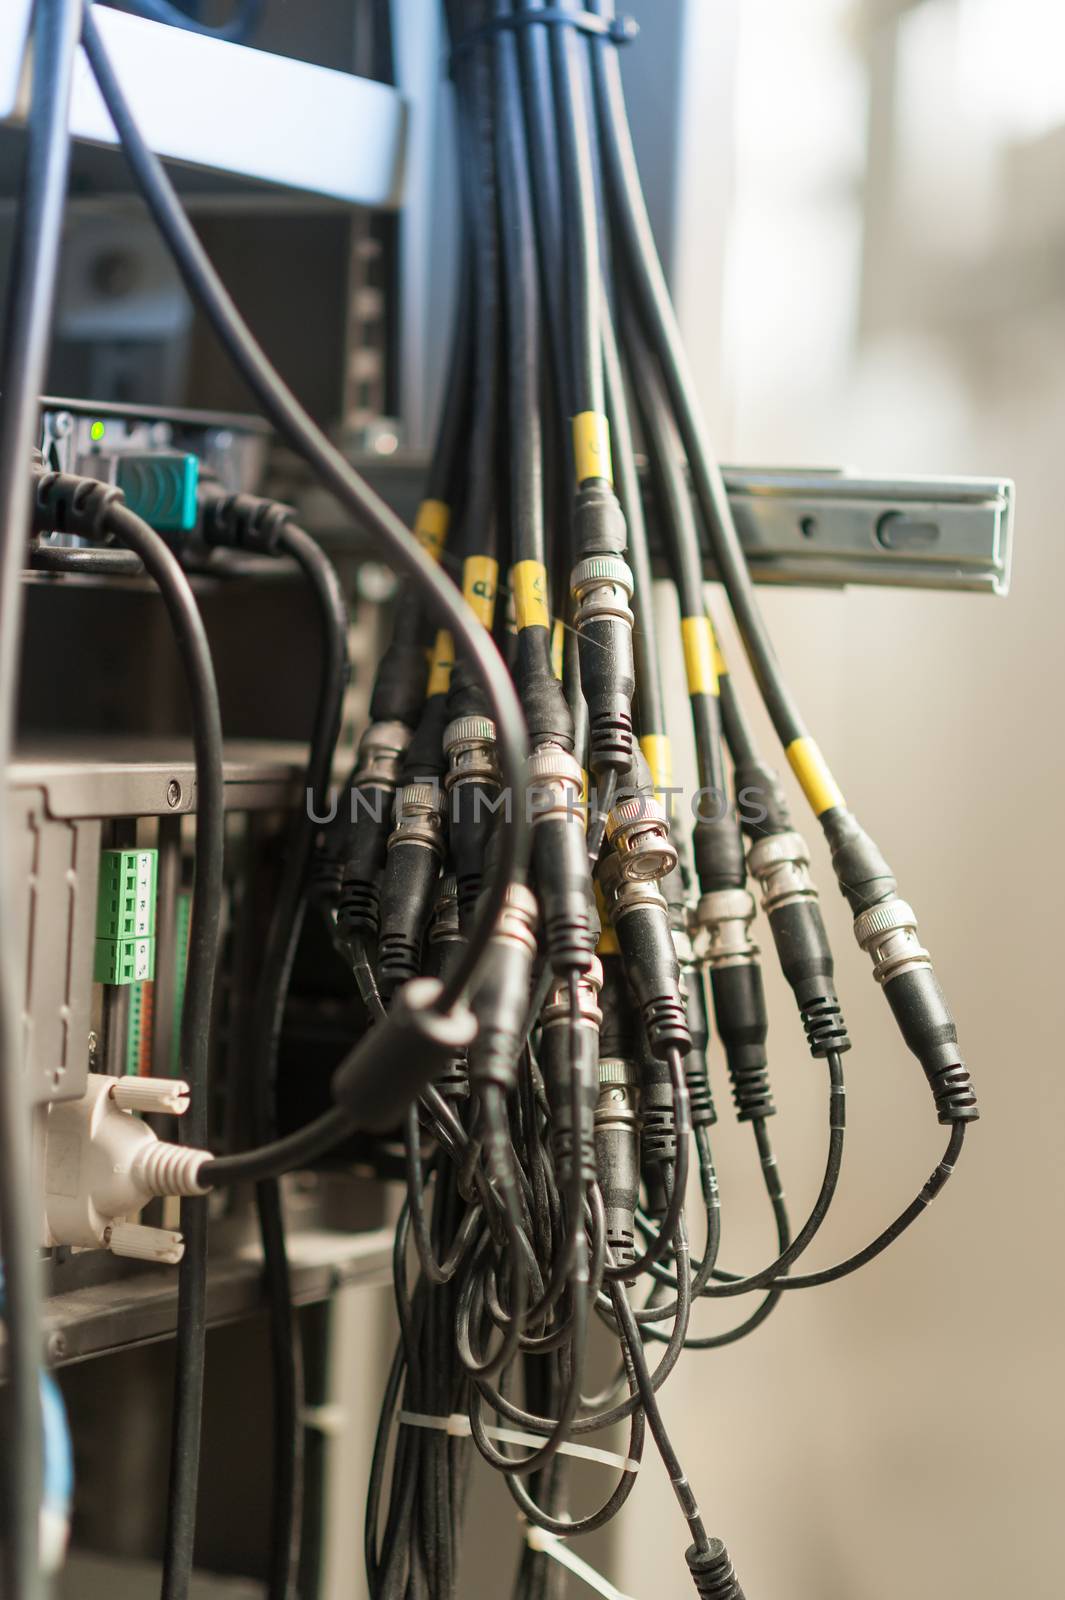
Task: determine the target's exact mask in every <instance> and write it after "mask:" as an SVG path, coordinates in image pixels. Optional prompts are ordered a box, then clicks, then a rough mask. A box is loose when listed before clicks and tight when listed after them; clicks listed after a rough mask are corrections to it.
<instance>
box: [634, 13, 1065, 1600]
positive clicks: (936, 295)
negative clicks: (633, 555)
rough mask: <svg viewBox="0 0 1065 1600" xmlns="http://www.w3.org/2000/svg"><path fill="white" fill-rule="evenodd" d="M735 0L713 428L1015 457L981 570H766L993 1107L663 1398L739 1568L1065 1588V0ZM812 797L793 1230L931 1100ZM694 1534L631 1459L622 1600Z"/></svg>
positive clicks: (809, 706) (753, 1191) (912, 454)
mask: <svg viewBox="0 0 1065 1600" xmlns="http://www.w3.org/2000/svg"><path fill="white" fill-rule="evenodd" d="M739 10H740V36H739V55H738V62H739V65H738V77H737V87H736V106H737V113H736V154H735V168H734V195H733V210H732V225H731V228H730V231H729V245H728V261H727V267H728V271H727V281H728V290H727V295H726V299H725V304H724V307H723V309H722V307H720V306H718V305H711V304H707V305H706V306H705V308H704V310H703V312H702V314H703V315H705V316H706V317H707V318H713V319H716V318H717V317H719V316H721V319H722V320H721V325H722V327H723V329H724V338H725V348H726V350H727V352H728V359H727V363H726V366H725V370H724V373H722V372H721V370H720V369H716V370H711V369H707V368H704V369H703V370H702V372H701V374H700V376H701V378H702V380H703V387H704V391H705V394H706V398H707V400H708V402H709V404H710V409H711V411H712V412H713V413H714V414H715V415H717V416H719V417H722V418H723V419H724V422H723V426H722V428H721V437H720V440H719V446H718V447H719V449H720V451H721V453H722V454H723V455H724V457H725V458H726V459H728V460H731V461H742V462H744V463H755V462H766V463H777V464H785V463H837V464H838V463H847V464H850V465H856V466H860V467H862V468H865V469H867V470H869V471H872V472H876V473H877V474H879V473H881V472H884V473H887V472H892V471H895V472H899V473H920V472H932V473H937V474H941V473H954V472H957V473H975V474H988V473H1003V474H1007V475H1010V476H1013V477H1014V478H1015V479H1016V481H1017V488H1018V520H1017V528H1016V561H1015V566H1014V584H1013V591H1012V594H1011V595H1010V597H1009V599H1008V600H1005V601H1002V600H997V599H991V598H985V597H982V596H967V595H949V594H919V593H914V592H907V591H904V590H895V591H892V590H867V589H864V590H863V589H853V590H850V591H848V592H846V593H838V594H837V593H816V592H811V591H799V590H793V591H787V592H783V591H778V590H774V591H771V592H764V605H765V610H766V613H767V615H768V618H769V622H770V624H771V627H772V631H773V635H774V638H775V640H776V641H777V644H778V647H779V653H780V655H781V657H782V659H783V661H784V663H785V665H786V667H787V670H788V673H789V677H790V679H791V681H792V683H793V685H794V687H795V690H796V692H797V694H798V698H799V702H800V704H801V705H802V707H803V708H804V710H805V713H806V715H807V718H808V720H809V721H810V723H811V724H812V727H813V729H814V730H815V732H816V735H817V737H818V738H819V740H820V742H821V743H822V745H823V747H824V748H825V750H826V752H827V753H828V755H829V757H830V759H831V761H832V764H833V767H834V769H835V770H836V772H837V775H838V776H839V777H840V779H841V781H842V783H843V787H844V789H845V792H846V794H847V797H848V800H849V801H850V803H851V804H852V806H853V807H854V809H855V810H856V811H857V813H858V815H859V816H860V817H861V818H862V819H863V821H864V822H865V824H866V826H867V827H868V829H869V830H870V832H871V833H872V834H873V835H874V837H875V838H876V839H877V840H878V842H879V843H880V844H881V845H882V847H883V848H884V850H885V853H886V854H887V856H888V858H889V860H890V861H891V862H892V864H893V865H894V867H895V870H896V872H897V874H898V877H899V880H900V883H901V886H902V889H903V893H904V894H906V895H907V896H908V897H909V898H910V899H911V900H912V901H913V902H914V904H915V906H916V908H917V910H918V913H919V915H920V918H921V929H922V934H923V935H924V938H925V942H926V943H927V944H928V945H929V947H930V948H931V950H932V952H933V954H934V956H935V959H936V964H937V969H938V972H939V974H940V977H941V979H942V981H943V984H944V987H945V989H946V991H947V994H948V996H949V997H950V1000H951V1003H952V1005H953V1007H954V1009H955V1011H956V1015H957V1018H958V1022H959V1026H960V1028H961V1031H962V1039H963V1045H964V1047H965V1050H966V1054H967V1058H968V1060H969V1063H970V1065H971V1067H972V1069H973V1073H974V1077H975V1079H976V1083H977V1087H978V1090H979V1092H980V1097H981V1104H982V1110H983V1120H982V1121H981V1122H980V1123H978V1124H977V1125H976V1126H975V1128H974V1129H973V1130H972V1131H971V1136H970V1139H969V1141H968V1148H967V1150H966V1152H965V1156H964V1160H963V1162H962V1164H961V1166H960V1167H959V1170H958V1173H957V1176H956V1178H955V1179H954V1181H953V1182H952V1183H951V1184H950V1185H948V1188H947V1190H946V1191H945V1193H944V1194H943V1196H942V1197H941V1198H940V1200H939V1201H938V1202H937V1203H936V1205H935V1206H934V1207H933V1208H932V1210H931V1212H930V1213H928V1214H927V1215H926V1216H925V1217H924V1218H922V1219H921V1221H920V1222H919V1223H918V1224H917V1225H916V1226H915V1228H914V1229H913V1230H912V1231H911V1233H910V1234H908V1235H907V1236H906V1238H905V1239H904V1240H903V1241H900V1242H899V1243H898V1244H897V1245H896V1246H895V1247H894V1249H893V1250H891V1251H890V1252H889V1253H888V1254H887V1255H886V1256H885V1257H884V1258H882V1259H881V1260H880V1261H879V1262H878V1263H876V1264H875V1265H873V1266H871V1267H869V1268H867V1269H866V1270H865V1271H864V1272H863V1273H861V1274H860V1275H857V1276H855V1277H853V1278H851V1279H850V1280H849V1281H847V1282H845V1283H841V1284H839V1285H838V1286H833V1287H829V1288H823V1289H818V1290H814V1291H810V1292H808V1293H805V1294H802V1295H796V1296H795V1297H793V1298H792V1299H791V1301H790V1302H787V1303H785V1304H783V1305H782V1306H781V1307H780V1308H779V1310H778V1311H777V1313H776V1314H775V1316H774V1317H773V1318H772V1319H771V1320H770V1322H769V1324H768V1325H767V1326H766V1327H765V1328H764V1329H763V1330H761V1331H760V1332H759V1333H757V1334H756V1335H755V1336H754V1337H753V1338H752V1339H751V1340H750V1341H748V1342H746V1343H745V1344H742V1345H739V1346H737V1347H735V1348H734V1349H732V1350H724V1351H721V1352H717V1353H712V1354H708V1355H705V1356H699V1355H694V1354H693V1355H691V1356H688V1357H686V1358H685V1361H684V1362H683V1363H682V1365H681V1368H680V1370H679V1372H678V1373H677V1374H676V1375H675V1376H674V1377H673V1378H672V1379H671V1381H670V1383H669V1384H668V1385H667V1389H666V1395H665V1411H666V1415H667V1418H668V1420H669V1422H670V1424H671V1425H672V1427H673V1428H674V1430H675V1437H676V1441H677V1444H678V1446H679V1447H680V1450H681V1455H682V1459H683V1461H684V1463H685V1465H686V1467H687V1470H688V1472H689V1474H690V1476H691V1478H692V1479H693V1481H694V1482H695V1484H696V1486H697V1488H698V1491H699V1495H700V1499H701V1501H702V1504H703V1507H704V1510H705V1512H706V1515H707V1519H708V1523H709V1525H710V1527H711V1528H712V1530H713V1531H715V1532H719V1533H720V1534H721V1535H722V1536H723V1537H724V1538H725V1539H726V1541H727V1542H728V1544H729V1547H730V1549H731V1551H732V1554H733V1556H734V1559H735V1561H736V1564H737V1570H738V1572H739V1574H740V1577H741V1579H742V1582H743V1584H744V1588H745V1592H746V1593H747V1595H748V1596H749V1600H858V1597H860V1600H898V1597H899V1596H901V1595H904V1596H905V1597H906V1600H933V1597H935V1600H939V1597H941V1596H946V1597H951V1600H953V1597H959V1600H960V1597H962V1596H964V1597H965V1600H1000V1597H1001V1596H1020V1595H1024V1596H1025V1597H1026V1600H1057V1597H1059V1596H1060V1595H1061V1594H1062V1592H1063V1580H1062V1575H1061V1567H1062V1563H1061V1557H1060V1542H1059V1533H1058V1524H1059V1520H1060V1507H1061V1503H1062V1490H1063V1487H1065V1446H1063V1436H1065V1429H1063V1420H1065V1419H1063V1389H1065V1385H1063V1383H1062V1376H1061V1338H1062V1325H1063V1320H1065V1295H1063V1287H1062V1270H1061V1265H1060V1252H1059V1239H1060V1231H1061V1226H1062V1222H1063V1220H1065V1218H1063V1209H1065V1208H1063V1206H1062V1196H1063V1186H1062V1181H1061V1176H1060V1173H1061V1165H1062V1163H1061V1156H1060V1152H1059V1143H1060V1129H1061V1126H1062V1110H1063V1091H1062V1087H1061V1077H1062V1070H1061V1046H1060V1040H1059V1036H1058V1029H1059V1026H1060V1023H1061V1020H1062V1003H1061V993H1062V978H1061V972H1060V961H1061V954H1060V952H1061V948H1062V941H1061V938H1060V933H1059V929H1060V925H1061V922H1060V919H1061V907H1062V904H1063V889H1065V872H1063V866H1062V854H1061V851H1060V849H1059V848H1058V840H1059V836H1060V826H1059V813H1060V809H1061V789H1062V780H1063V778H1065V757H1063V755H1062V751H1061V745H1060V726H1061V712H1060V709H1059V698H1060V695H1061V688H1062V683H1063V676H1065V674H1063V667H1065V630H1063V627H1062V622H1061V608H1062V596H1063V586H1065V538H1063V528H1062V512H1061V503H1062V495H1061V479H1060V467H1059V463H1060V461H1061V458H1062V446H1061V440H1062V438H1063V437H1065V433H1063V428H1065V71H1063V68H1062V59H1063V57H1062V45H1063V43H1065V39H1063V33H1065V7H1062V6H1061V5H1060V4H1057V3H1052V0H1023V3H1018V0H925V3H924V4H917V5H914V6H913V7H911V8H907V6H906V5H905V4H904V3H903V4H900V5H898V6H896V5H895V4H893V3H892V0H868V4H867V5H865V6H861V5H855V4H846V3H844V0H803V4H801V5H796V4H790V3H783V0H743V3H742V5H741V6H740V8H739ZM896 11H898V12H900V13H905V15H902V16H901V20H898V19H897V18H896V16H895V13H896ZM896 23H897V25H896ZM685 315H686V317H687V318H688V319H689V326H690V325H691V319H692V317H693V316H698V315H699V313H698V312H697V311H695V310H694V309H693V307H692V304H691V302H690V300H689V301H688V303H687V304H686V306H685ZM704 342H705V341H704V340H703V339H702V336H701V334H700V332H699V329H698V328H695V329H694V330H693V337H692V346H693V349H695V350H696V351H697V350H698V349H699V348H700V347H701V345H702V344H703V343H704ZM735 654H736V647H735V645H734V647H733V655H734V656H735ZM748 682H749V680H748ZM682 697H683V690H682V687H681V686H680V685H678V686H677V693H676V696H675V697H674V698H675V699H676V700H677V701H678V702H680V703H682ZM761 726H762V727H763V730H764V734H765V742H766V748H767V750H768V749H772V742H771V736H770V734H769V731H768V725H767V724H766V723H765V721H764V719H762V722H761ZM794 799H795V814H796V816H797V817H801V816H802V807H801V802H800V801H799V798H798V795H797V793H796V794H795V796H794ZM804 826H806V825H805V824H804ZM807 831H808V837H810V839H811V842H813V843H814V845H815V852H814V853H815V868H816V872H817V877H818V880H819V882H820V884H821V886H822V890H823V893H824V897H825V904H826V909H827V912H828V919H829V926H830V931H831V933H832V935H833V940H834V945H835V948H836V950H837V953H838V964H839V969H840V980H841V993H842V997H843V1000H844V1005H845V1010H846V1014H847V1017H848V1020H849V1022H850V1025H851V1032H852V1035H853V1037H854V1040H855V1048H854V1050H853V1052H852V1054H851V1055H850V1056H849V1057H848V1062H847V1065H848V1120H849V1128H850V1132H849V1137H848V1156H847V1165H846V1169H845V1177H844V1181H843V1185H842V1190H841V1195H840V1198H839V1200H838V1203H837V1205H836V1208H835V1211H834V1214H833V1216H832V1218H831V1219H830V1222H829V1225H828V1226H827V1227H826V1228H825V1230H824V1233H823V1235H822V1237H821V1239H820V1240H819V1241H818V1242H817V1244H816V1245H815V1247H814V1248H813V1249H812V1250H811V1252H810V1257H809V1258H808V1260H809V1264H810V1265H811V1266H812V1265H815V1264H817V1265H820V1264H827V1263H828V1262H829V1261H830V1260H833V1259H836V1258H837V1257H838V1255H839V1254H840V1253H841V1252H842V1253H846V1252H848V1251H850V1250H851V1249H852V1248H854V1247H856V1246H858V1245H860V1244H861V1243H862V1242H864V1241H865V1240H866V1239H867V1238H869V1237H871V1236H872V1234H873V1233H875V1232H876V1231H878V1229H879V1228H880V1227H881V1226H882V1225H883V1224H884V1223H885V1222H886V1221H887V1220H888V1219H889V1218H890V1217H891V1216H893V1215H894V1214H895V1213H896V1211H898V1210H900V1209H901V1208H902V1206H903V1204H904V1203H905V1202H906V1201H907V1200H908V1199H909V1198H911V1197H912V1196H913V1195H914V1194H915V1193H916V1192H917V1190H918V1189H919V1188H920V1185H921V1183H922V1182H923V1180H924V1179H925V1177H926V1176H927V1175H928V1173H929V1171H930V1170H931V1168H932V1166H933V1165H934V1164H935V1161H936V1160H937V1159H938V1155H939V1151H940V1147H941V1144H942V1142H943V1139H942V1135H943V1132H944V1130H942V1129H940V1128H938V1127H937V1125H936V1123H935V1119H934V1114H933V1113H932V1109H931V1100H930V1096H929V1095H928V1092H927V1089H926V1087H925V1084H924V1080H923V1076H922V1074H921V1071H920V1069H919V1067H918V1066H917V1064H916V1063H915V1062H914V1061H913V1060H912V1058H910V1057H908V1056H907V1055H906V1054H905V1052H904V1051H903V1050H902V1048H901V1046H900V1044H899V1042H898V1039H897V1036H896V1034H895V1032H894V1029H893V1026H892V1025H891V1023H890V1019H889V1016H888V1013H887V1008H886V1006H885V1005H884V1003H883V1000H882V998H881V996H880V995H879V994H878V993H877V992H876V990H875V988H874V985H873V983H872V981H871V979H870V975H869V968H868V963H867V961H866V959H865V957H864V956H861V955H860V952H858V951H857V949H856V948H855V947H854V945H853V940H852V937H851V933H850V925H849V918H848V916H847V914H846V911H845V907H844V905H843V902H842V900H840V899H839V897H838V895H837V894H836V892H835V890H834V887H833V885H832V876H831V870H830V867H829V864H828V861H827V858H826V855H825V853H824V851H823V849H820V848H819V846H820V840H819V830H818V829H817V828H816V826H815V825H814V824H812V823H811V824H809V826H808V829H807ZM763 942H767V941H763ZM770 964H771V963H770ZM772 1040H773V1068H774V1080H775V1086H776V1090H777V1098H778V1104H779V1106H780V1115H779V1116H778V1117H777V1119H776V1124H777V1125H776V1127H775V1129H774V1132H775V1134H776V1140H777V1146H778V1152H779V1156H780V1162H781V1166H782V1168H783V1172H784V1179H785V1184H786V1186H787V1188H788V1192H789V1195H790V1198H791V1200H792V1204H793V1215H794V1216H795V1217H801V1216H802V1214H803V1210H804V1207H807V1206H808V1205H809V1202H810V1200H811V1198H812V1195H813V1192H814V1190H815V1187H816V1182H817V1175H818V1168H819V1166H820V1164H821V1162H822V1159H823V1150H824V1132H823V1126H824V1105H825V1086H824V1079H823V1075H822V1072H821V1071H820V1069H819V1068H817V1067H816V1066H814V1065H813V1064H811V1063H810V1061H809V1059H808V1058H807V1056H806V1053H805V1049H804V1047H803V1045H802V1043H801V1041H800V1038H799V1028H798V1023H797V1019H796V1017H795V1015H794V1010H793V1006H792V1004H791V999H790V995H781V994H780V992H779V987H778V988H777V991H776V993H775V996H774V1005H773V1033H772ZM715 1064H717V1065H718V1078H717V1082H718V1098H719V1102H721V1106H722V1124H721V1126H720V1128H719V1130H718V1138H717V1148H718V1151H719V1154H720V1162H721V1166H722V1183H723V1189H724V1205H725V1211H724V1217H725V1245H724V1251H723V1259H724V1260H725V1261H726V1262H727V1264H728V1265H730V1266H732V1267H735V1266H743V1267H753V1266H754V1265H756V1264H758V1263H760V1262H761V1261H763V1260H765V1259H768V1257H767V1252H768V1251H769V1250H770V1249H771V1235H770V1231H769V1226H768V1222H767V1219H766V1217H765V1214H764V1213H765V1209H766V1208H765V1205H764V1201H763V1202H762V1204H761V1206H760V1205H759V1192H758V1183H757V1174H756V1167H755V1161H754V1157H753V1151H752V1150H751V1148H749V1135H748V1134H747V1130H744V1129H737V1128H735V1126H734V1125H733V1124H732V1122H731V1114H730V1111H729V1108H728V1106H727V1093H726V1090H725V1086H724V1084H722V1082H721V1079H722V1077H723V1073H722V1072H721V1069H720V1064H719V1061H718V1062H717V1063H715ZM745 1135H747V1137H744V1136H745ZM702 1315H703V1316H704V1317H705V1321H706V1326H707V1327H711V1326H724V1325H725V1324H724V1323H723V1321H722V1319H721V1318H720V1317H719V1316H718V1314H717V1313H716V1311H715V1312H709V1313H703V1314H702ZM683 1534H684V1529H683V1525H682V1523H681V1522H680V1519H679V1516H678V1515H677V1513H676V1510H675V1508H674V1506H673V1504H672V1500H671V1495H670V1492H669V1490H668V1486H667V1485H666V1483H665V1481H664V1478H663V1475H662V1473H661V1470H660V1468H658V1467H657V1465H656V1464H654V1463H650V1462H649V1464H648V1467H647V1468H646V1469H645V1472H644V1474H643V1476H642V1479H641V1483H640V1485H639V1487H638V1489H637V1491H636V1494H635V1496H634V1498H633V1500H632V1501H631V1502H630V1506H629V1509H628V1511H627V1513H626V1515H625V1516H624V1517H623V1518H622V1519H621V1522H620V1525H619V1533H618V1547H617V1551H618V1559H617V1561H616V1563H615V1567H614V1573H613V1575H614V1577H615V1580H616V1581H617V1582H619V1583H620V1584H621V1586H622V1587H623V1588H624V1589H625V1591H626V1592H627V1593H629V1594H632V1595H634V1596H637V1597H641V1600H646V1597H650V1596H653V1595H658V1594H662V1593H669V1594H678V1595H679V1594H681V1593H684V1592H686V1588H685V1584H686V1582H687V1579H686V1575H685V1573H684V1569H683V1567H682V1566H681V1564H680V1560H679V1551H680V1548H681V1545H682V1542H683Z"/></svg>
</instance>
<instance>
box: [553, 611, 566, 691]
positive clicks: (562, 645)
mask: <svg viewBox="0 0 1065 1600" xmlns="http://www.w3.org/2000/svg"><path fill="white" fill-rule="evenodd" d="M565 653H566V624H565V623H564V622H563V620H562V618H561V617H556V618H555V626H554V627H553V628H552V629H551V671H552V672H553V673H554V674H555V677H556V678H557V679H558V681H559V683H561V682H562V662H563V660H564V658H565Z"/></svg>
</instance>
